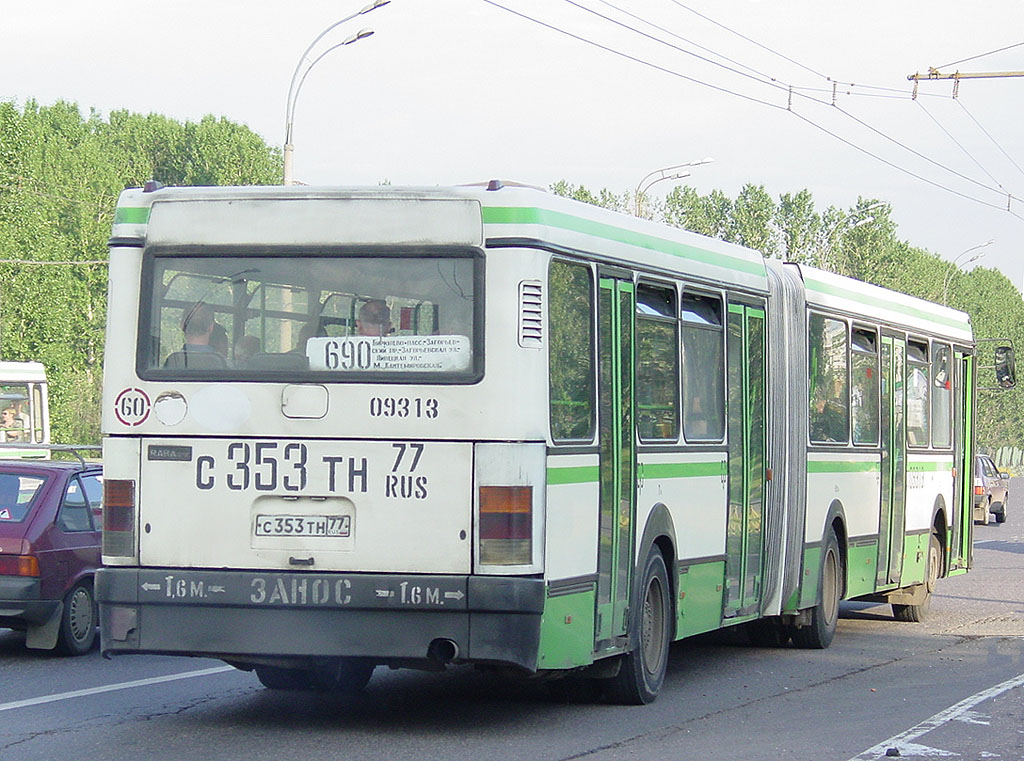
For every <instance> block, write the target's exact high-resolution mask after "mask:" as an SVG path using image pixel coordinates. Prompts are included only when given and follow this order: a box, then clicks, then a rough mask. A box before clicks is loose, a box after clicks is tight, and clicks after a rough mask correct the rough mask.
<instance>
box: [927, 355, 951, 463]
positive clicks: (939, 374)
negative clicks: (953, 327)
mask: <svg viewBox="0 0 1024 761" xmlns="http://www.w3.org/2000/svg"><path fill="white" fill-rule="evenodd" d="M952 380H953V379H952V373H951V372H950V365H949V346H947V345H945V344H934V345H933V346H932V392H931V393H932V446H933V447H940V448H946V447H949V446H950V445H951V444H952V443H953V432H952V416H951V411H952V406H951V401H950V400H951V397H952V393H953V392H952V389H953V383H952Z"/></svg>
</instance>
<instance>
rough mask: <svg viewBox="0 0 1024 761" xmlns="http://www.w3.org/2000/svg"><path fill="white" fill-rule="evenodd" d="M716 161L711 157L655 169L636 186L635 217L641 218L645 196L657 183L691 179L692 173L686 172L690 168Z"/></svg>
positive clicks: (634, 199) (634, 195)
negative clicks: (685, 178)
mask: <svg viewBox="0 0 1024 761" xmlns="http://www.w3.org/2000/svg"><path fill="white" fill-rule="evenodd" d="M712 161H714V159H713V158H711V157H710V156H709V157H707V158H703V159H697V160H696V161H687V162H686V163H685V164H676V165H675V166H667V167H665V168H664V169H655V170H654V171H653V172H650V173H649V174H648V175H647V176H645V177H644V178H643V179H642V180H640V182H639V183H637V186H636V192H635V193H634V194H633V207H634V214H633V216H636V217H639V216H640V210H641V207H642V206H643V197H644V194H645V193H646V192H647V191H648V190H649V189H650V187H651V186H652V185H654V184H655V183H658V182H661V181H662V180H681V179H683V178H684V177H689V176H690V172H687V171H685V170H686V169H687V168H688V167H694V166H703V165H704V164H710V163H711V162H712Z"/></svg>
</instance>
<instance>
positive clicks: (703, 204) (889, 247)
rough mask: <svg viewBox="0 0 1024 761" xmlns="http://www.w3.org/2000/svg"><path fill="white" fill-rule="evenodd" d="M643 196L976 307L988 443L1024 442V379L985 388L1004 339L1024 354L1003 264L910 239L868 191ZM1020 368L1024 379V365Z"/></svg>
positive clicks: (763, 246)
mask: <svg viewBox="0 0 1024 761" xmlns="http://www.w3.org/2000/svg"><path fill="white" fill-rule="evenodd" d="M552 191H553V192H555V193H557V194H559V195H565V196H569V197H572V198H575V199H577V200H580V201H585V202H587V203H593V204H596V205H599V206H608V204H607V203H604V202H602V199H601V197H599V196H594V195H593V194H592V193H590V191H588V190H587V189H586V188H584V187H583V186H575V187H574V186H572V185H569V184H568V183H565V182H564V181H563V182H560V183H558V184H556V185H554V186H553V187H552ZM603 192H606V191H603ZM642 200H643V207H644V211H645V214H644V216H647V217H652V218H659V219H660V220H661V221H662V222H665V223H666V224H670V225H674V226H676V227H682V228H685V229H687V230H692V231H693V232H697V233H701V234H702V235H710V236H712V237H715V238H721V239H722V240H727V241H731V242H734V243H740V244H742V245H745V246H748V247H750V248H753V249H756V250H758V251H761V252H762V253H763V254H764V255H765V256H771V257H776V258H782V259H785V260H786V261H792V262H799V263H803V264H810V265H812V266H815V267H821V268H822V269H826V270H829V271H831V272H836V273H839V274H841V275H847V276H849V277H854V278H857V279H859V280H863V281H865V282H870V283H874V284H876V285H880V286H883V287H885V288H891V289H893V290H896V291H902V292H903V293H908V294H910V295H912V296H917V297H919V298H923V299H927V300H929V301H934V302H938V303H946V304H948V305H949V306H951V307H954V308H956V309H960V310H963V311H965V312H967V313H968V314H969V315H970V316H971V323H972V325H973V326H974V334H975V336H976V338H977V339H978V341H979V343H978V357H979V360H978V361H979V365H980V366H981V368H982V369H981V370H980V371H979V375H978V378H979V386H980V387H981V389H982V390H981V391H980V392H979V401H978V420H977V427H976V434H977V441H978V445H979V446H980V447H982V448H984V449H987V450H990V451H991V450H995V449H997V448H999V447H1002V446H1016V447H1024V389H1022V388H1015V389H1013V390H1010V391H1006V390H999V391H994V390H986V389H985V387H987V386H994V385H995V380H994V375H993V373H992V371H991V369H990V367H988V369H986V367H987V366H991V364H992V362H993V359H992V352H993V348H994V347H995V345H997V344H999V343H1005V342H1006V340H1009V341H1010V342H1012V344H1013V345H1014V346H1015V347H1016V348H1017V351H1018V354H1019V355H1020V356H1022V357H1024V300H1022V299H1021V294H1020V293H1019V292H1018V291H1017V289H1016V288H1015V287H1014V286H1013V284H1012V283H1011V282H1010V281H1009V280H1008V279H1007V278H1006V277H1005V276H1004V275H1003V274H1002V273H1000V272H998V271H996V270H990V269H985V268H983V267H977V268H975V269H973V270H971V271H970V272H967V273H965V272H962V271H961V270H960V269H959V268H958V267H956V266H954V265H953V264H952V263H950V262H948V261H946V260H944V259H942V258H941V257H939V256H938V255H936V254H934V253H932V252H930V251H926V250H924V249H921V248H917V247H915V246H913V245H911V244H910V243H908V242H907V241H903V240H900V239H899V237H898V235H897V229H896V223H895V222H893V221H892V219H891V216H890V212H891V210H890V208H889V206H888V204H886V203H884V202H882V201H879V200H878V199H872V198H860V199H858V200H857V203H856V204H855V205H854V206H853V207H852V208H850V209H848V210H842V209H838V208H835V207H829V208H827V209H825V211H824V212H821V213H818V212H817V211H815V207H814V199H813V197H812V196H811V193H810V191H808V190H806V189H805V190H801V191H799V192H797V193H783V194H782V195H781V196H779V199H778V201H777V202H776V201H775V200H773V199H772V198H771V196H770V195H769V194H768V193H767V192H766V191H765V189H764V187H762V186H757V185H752V184H747V185H745V186H744V187H743V188H742V190H741V191H740V193H739V195H738V196H737V197H736V198H735V200H733V199H730V198H729V197H728V196H726V195H725V194H724V193H722V192H721V191H720V190H713V191H711V192H710V193H708V194H707V195H701V194H700V193H698V192H697V191H696V190H695V189H694V188H692V187H689V186H678V187H675V188H673V189H672V191H671V192H670V193H669V194H668V195H667V196H666V197H665V199H664V202H663V203H662V204H658V203H657V202H655V201H653V200H652V199H649V198H644V199H642ZM610 208H617V209H618V210H620V211H623V210H625V211H628V210H629V208H630V206H629V204H628V203H624V202H623V203H620V204H619V205H618V206H614V207H610ZM989 339H991V340H989ZM996 339H999V340H996ZM1022 370H1024V368H1022ZM1019 377H1021V379H1022V383H1021V386H1024V372H1021V373H1020V374H1019Z"/></svg>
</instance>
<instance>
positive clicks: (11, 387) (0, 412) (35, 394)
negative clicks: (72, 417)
mask: <svg viewBox="0 0 1024 761" xmlns="http://www.w3.org/2000/svg"><path fill="white" fill-rule="evenodd" d="M47 389H48V386H47V382H46V369H45V368H44V367H43V365H42V363H41V362H0V458H9V457H31V458H46V457H49V456H50V455H49V450H48V449H46V448H42V449H40V448H36V447H34V446H33V445H34V444H41V445H44V447H45V446H48V445H49V443H50V408H49V394H48V390H47Z"/></svg>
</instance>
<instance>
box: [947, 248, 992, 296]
mask: <svg viewBox="0 0 1024 761" xmlns="http://www.w3.org/2000/svg"><path fill="white" fill-rule="evenodd" d="M995 242H996V241H995V239H994V238H993V239H992V240H988V241H985V242H984V243H979V244H978V245H977V246H971V247H970V248H968V249H966V250H964V251H961V252H960V253H959V254H957V255H956V257H954V259H953V262H952V264H953V268H952V269H951V270H950V271H949V272H947V273H946V277H945V278H943V280H942V303H943V304H944V305H946V306H949V284H950V283H951V282H953V275H955V274H957V273H958V272H959V271H960V264H959V262H960V260H961V259H963V258H964V257H965V256H967V255H968V254H970V253H972V252H974V251H977V252H978V253H976V254H974V256H972V257H971V258H970V259H968V260H967V261H966V262H964V266H965V267H966V266H967V265H968V264H970V263H971V262H976V261H978V260H979V259H980V258H981V257H983V256H984V255H985V252H984V251H982V250H981V249H983V248H988V247H989V246H991V245H992V244H993V243H995Z"/></svg>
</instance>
